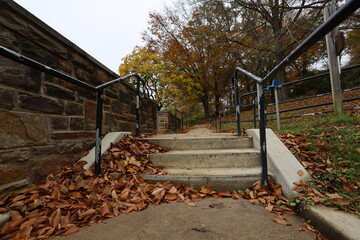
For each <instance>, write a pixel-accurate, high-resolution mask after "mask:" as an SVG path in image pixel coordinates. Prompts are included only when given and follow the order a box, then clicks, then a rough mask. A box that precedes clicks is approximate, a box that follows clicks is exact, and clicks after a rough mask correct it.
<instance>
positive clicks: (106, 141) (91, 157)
mask: <svg viewBox="0 0 360 240" xmlns="http://www.w3.org/2000/svg"><path fill="white" fill-rule="evenodd" d="M130 134H131V132H111V133H108V134H106V135H105V137H104V138H103V139H102V140H101V155H102V154H104V153H105V152H106V151H107V150H108V149H109V148H110V147H111V143H117V142H118V141H120V139H122V138H123V137H124V136H126V135H130ZM79 161H86V162H87V164H85V165H84V166H83V168H84V169H85V170H88V169H89V168H90V167H91V166H92V165H93V164H94V162H95V147H93V148H92V149H91V150H90V152H89V153H88V155H86V156H85V157H82V158H81V159H80V160H79Z"/></svg>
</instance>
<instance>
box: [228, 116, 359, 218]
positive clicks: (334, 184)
mask: <svg viewBox="0 0 360 240" xmlns="http://www.w3.org/2000/svg"><path fill="white" fill-rule="evenodd" d="M242 127H245V128H252V127H253V124H252V123H245V124H242ZM267 127H270V128H272V129H273V130H274V131H275V132H276V133H278V134H285V135H286V134H289V135H290V136H293V137H294V142H297V141H298V142H302V143H304V142H306V143H307V144H305V146H302V149H301V151H303V152H304V153H307V152H312V153H316V154H315V155H314V156H311V155H308V156H307V157H304V156H301V155H296V154H295V155H296V157H297V158H298V159H299V161H300V162H301V161H307V160H308V161H312V162H314V164H315V165H314V166H312V167H311V168H310V169H308V171H309V172H311V175H312V177H313V178H314V181H312V182H310V185H311V187H313V188H316V189H317V190H318V191H319V192H320V193H322V194H324V195H326V194H329V193H330V194H334V193H336V194H338V195H340V196H342V197H343V198H344V199H346V201H348V202H350V204H349V205H348V206H346V209H349V208H351V209H352V211H355V212H356V213H357V214H360V204H359V202H360V201H359V200H360V189H359V187H360V118H359V117H356V116H348V115H334V114H332V115H326V116H324V115H322V116H311V117H306V118H297V119H292V120H291V121H283V122H282V124H281V128H282V129H281V131H277V130H276V122H274V121H273V122H269V124H268V126H267ZM222 131H232V132H234V131H236V123H228V124H224V125H222ZM293 152H294V153H296V151H293ZM306 158H308V159H306ZM317 166H319V167H317ZM319 183H320V184H319ZM324 204H328V205H332V206H334V204H332V203H329V202H324ZM335 206H336V204H335ZM337 207H339V206H337ZM340 207H344V206H340Z"/></svg>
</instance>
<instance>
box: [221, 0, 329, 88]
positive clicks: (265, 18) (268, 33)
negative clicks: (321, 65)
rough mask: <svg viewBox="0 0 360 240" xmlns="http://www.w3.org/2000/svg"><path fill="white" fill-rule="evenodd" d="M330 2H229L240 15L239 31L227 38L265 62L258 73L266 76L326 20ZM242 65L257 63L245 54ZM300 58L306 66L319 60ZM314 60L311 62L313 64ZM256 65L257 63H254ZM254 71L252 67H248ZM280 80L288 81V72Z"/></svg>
mask: <svg viewBox="0 0 360 240" xmlns="http://www.w3.org/2000/svg"><path fill="white" fill-rule="evenodd" d="M327 2H329V0H318V1H314V0H268V1H264V0H247V1H245V0H233V1H228V3H229V4H230V5H231V7H232V8H233V9H234V10H233V11H237V13H238V23H237V26H236V27H234V29H236V30H235V31H232V32H229V34H228V35H227V36H226V37H227V39H228V40H229V41H231V42H234V43H236V44H238V45H240V46H241V48H242V49H245V48H247V49H248V51H250V52H251V55H253V56H256V58H258V59H261V60H260V61H261V65H262V67H260V66H256V68H257V69H254V73H256V74H258V75H260V76H263V75H264V72H269V71H270V70H271V69H272V68H273V67H274V66H275V65H277V64H278V63H280V61H282V60H283V59H284V57H285V56H286V55H287V54H288V53H290V52H291V50H293V49H294V47H296V45H298V44H299V43H300V42H301V40H302V39H304V38H305V37H306V36H307V35H308V34H309V33H310V32H311V31H313V29H314V27H316V26H317V25H319V23H320V22H321V21H322V11H321V10H322V8H323V7H324V5H325V4H326V3H327ZM243 55H244V56H241V63H242V64H243V65H249V63H254V62H256V61H254V60H253V59H252V58H253V57H252V56H250V57H249V59H250V60H247V59H246V57H247V55H248V54H246V52H244V54H243ZM308 57H310V58H302V59H301V58H300V59H299V60H298V61H297V62H299V61H301V60H303V64H300V65H302V67H305V69H306V68H307V67H308V66H310V64H311V63H312V62H313V61H316V59H317V57H318V56H317V57H312V56H309V55H308ZM310 60H311V61H310ZM252 66H254V64H252ZM246 68H247V69H248V70H250V71H251V69H252V67H251V66H246ZM277 78H278V79H279V80H281V81H282V82H286V71H285V70H283V71H281V72H279V73H278V76H277Z"/></svg>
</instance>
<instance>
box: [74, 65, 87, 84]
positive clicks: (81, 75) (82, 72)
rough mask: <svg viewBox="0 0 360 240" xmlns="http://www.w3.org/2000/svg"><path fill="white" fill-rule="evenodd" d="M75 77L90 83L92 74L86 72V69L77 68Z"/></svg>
mask: <svg viewBox="0 0 360 240" xmlns="http://www.w3.org/2000/svg"><path fill="white" fill-rule="evenodd" d="M75 75H76V78H77V79H79V80H81V81H84V82H90V74H89V73H88V72H87V71H85V70H84V69H81V68H76V69H75Z"/></svg>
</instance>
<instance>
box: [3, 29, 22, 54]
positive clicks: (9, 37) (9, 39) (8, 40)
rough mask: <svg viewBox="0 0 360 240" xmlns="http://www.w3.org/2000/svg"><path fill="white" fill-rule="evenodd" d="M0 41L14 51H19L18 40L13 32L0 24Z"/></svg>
mask: <svg viewBox="0 0 360 240" xmlns="http://www.w3.org/2000/svg"><path fill="white" fill-rule="evenodd" d="M0 42H1V45H2V46H4V47H7V48H10V49H11V50H14V51H19V42H18V40H17V38H16V37H15V35H14V33H13V32H11V31H10V30H8V29H6V28H4V27H3V26H0Z"/></svg>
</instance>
